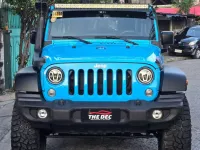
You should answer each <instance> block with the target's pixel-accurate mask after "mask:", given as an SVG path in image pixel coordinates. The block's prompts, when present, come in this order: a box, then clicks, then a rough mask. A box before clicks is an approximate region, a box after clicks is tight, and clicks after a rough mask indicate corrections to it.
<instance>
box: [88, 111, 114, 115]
mask: <svg viewBox="0 0 200 150" xmlns="http://www.w3.org/2000/svg"><path fill="white" fill-rule="evenodd" d="M111 114H112V112H110V111H107V110H100V111H97V112H89V115H111Z"/></svg>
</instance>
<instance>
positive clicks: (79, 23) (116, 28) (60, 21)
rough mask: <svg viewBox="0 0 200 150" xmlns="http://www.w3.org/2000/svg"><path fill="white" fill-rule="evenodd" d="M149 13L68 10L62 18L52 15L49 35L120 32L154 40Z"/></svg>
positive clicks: (94, 34) (76, 35) (130, 36)
mask: <svg viewBox="0 0 200 150" xmlns="http://www.w3.org/2000/svg"><path fill="white" fill-rule="evenodd" d="M147 15H148V14H147V13H146V12H132V11H64V12H63V17H62V18H56V19H55V18H51V19H50V20H51V21H50V28H49V32H48V33H49V34H48V35H49V36H48V39H49V40H53V39H54V38H55V39H59V38H56V37H60V39H62V36H63V37H64V36H75V37H82V38H98V36H99V37H103V36H105V37H106V36H118V37H126V38H130V39H146V40H154V39H155V28H154V22H153V19H151V18H150V17H148V16H147Z"/></svg>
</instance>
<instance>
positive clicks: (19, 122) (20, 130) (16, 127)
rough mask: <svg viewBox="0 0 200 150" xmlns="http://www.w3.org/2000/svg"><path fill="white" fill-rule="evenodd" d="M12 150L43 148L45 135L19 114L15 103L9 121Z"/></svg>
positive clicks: (38, 149) (44, 146)
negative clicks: (10, 121) (10, 120)
mask: <svg viewBox="0 0 200 150" xmlns="http://www.w3.org/2000/svg"><path fill="white" fill-rule="evenodd" d="M11 147H12V150H45V149H46V137H45V136H44V135H43V134H42V133H41V132H40V131H39V130H37V129H34V128H33V127H31V124H30V123H29V122H28V121H27V120H26V119H25V118H24V117H23V116H22V115H21V114H20V112H19V110H18V109H17V107H16V105H14V108H13V114H12V123H11Z"/></svg>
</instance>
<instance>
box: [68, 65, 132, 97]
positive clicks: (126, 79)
mask: <svg viewBox="0 0 200 150" xmlns="http://www.w3.org/2000/svg"><path fill="white" fill-rule="evenodd" d="M76 71H77V72H75V70H72V69H71V70H69V72H68V86H69V88H68V92H69V95H74V94H75V91H77V94H79V95H84V94H88V95H94V94H97V95H105V94H107V95H113V94H117V95H122V94H124V93H125V94H127V95H131V94H132V70H130V69H127V70H121V69H118V70H112V69H108V70H102V69H98V70H93V69H89V70H87V71H85V70H82V69H80V70H76ZM76 85H77V86H76Z"/></svg>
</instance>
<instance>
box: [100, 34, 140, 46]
mask: <svg viewBox="0 0 200 150" xmlns="http://www.w3.org/2000/svg"><path fill="white" fill-rule="evenodd" d="M96 38H106V39H119V40H123V41H125V42H127V43H131V44H133V45H138V44H137V43H135V42H133V41H130V40H128V39H126V38H121V37H119V36H97V37H96Z"/></svg>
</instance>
